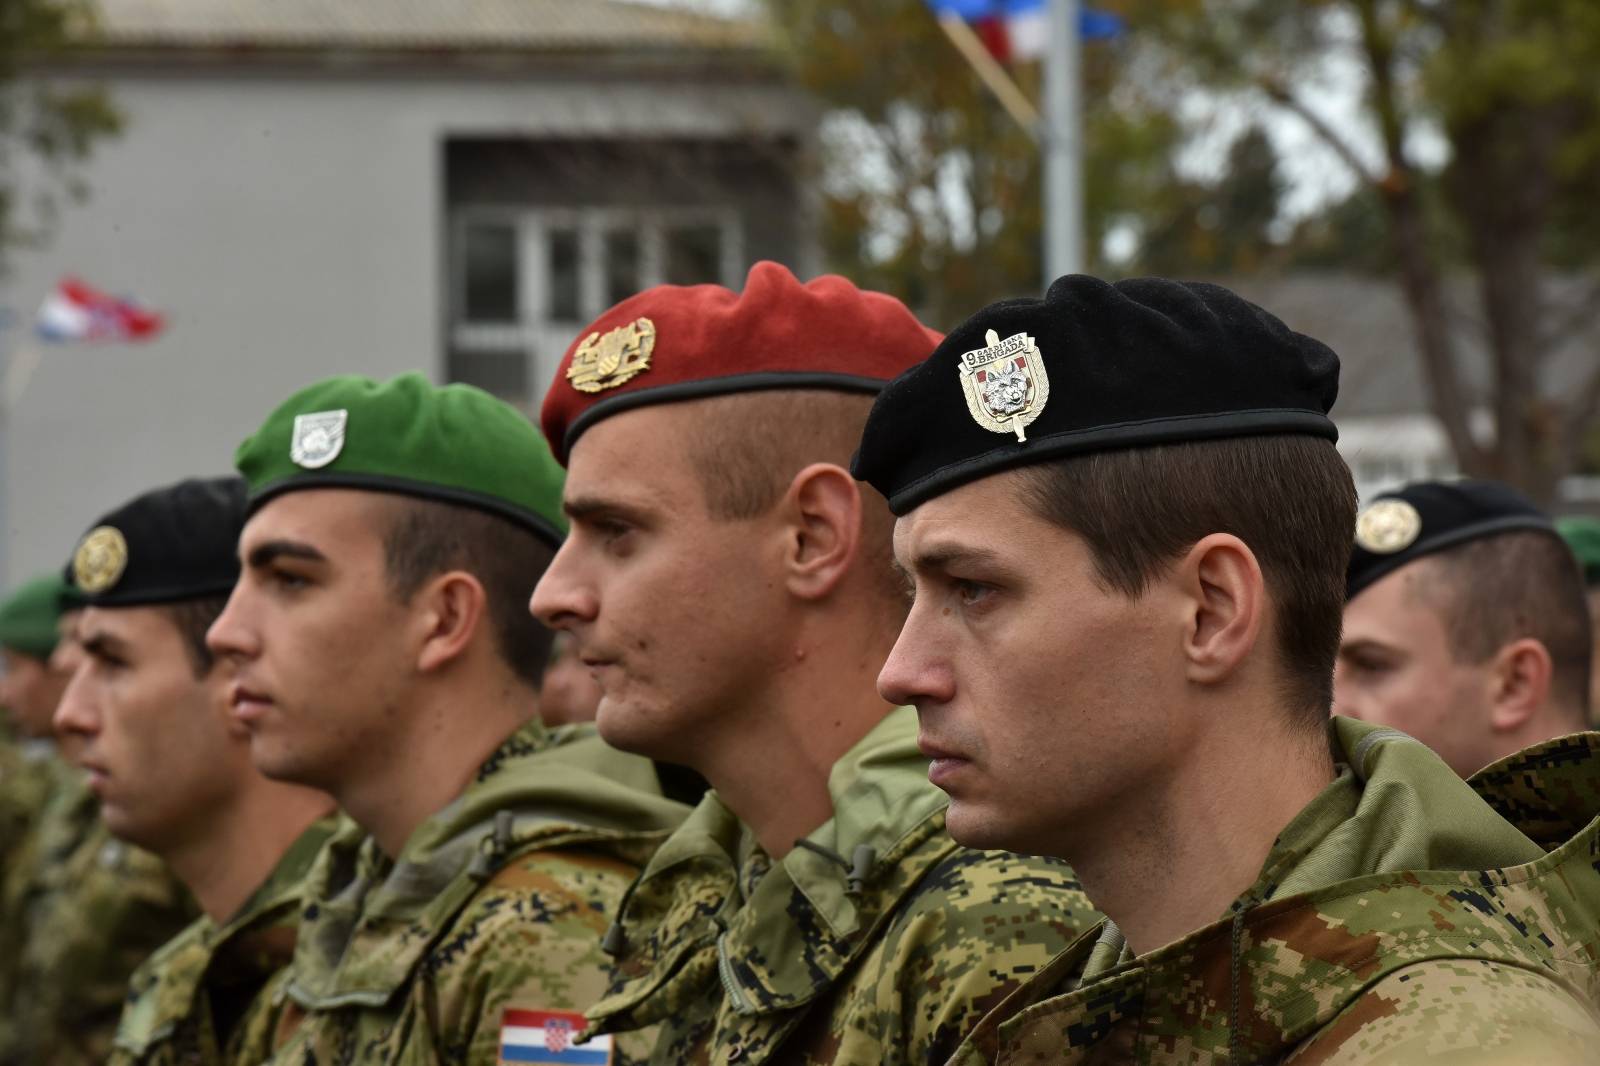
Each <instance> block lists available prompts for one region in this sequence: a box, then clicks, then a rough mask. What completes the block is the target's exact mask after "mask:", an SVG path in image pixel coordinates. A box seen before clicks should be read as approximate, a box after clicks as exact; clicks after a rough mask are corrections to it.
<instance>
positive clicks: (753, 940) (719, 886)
mask: <svg viewBox="0 0 1600 1066" xmlns="http://www.w3.org/2000/svg"><path fill="white" fill-rule="evenodd" d="M916 730H917V723H916V716H915V713H914V712H913V711H912V710H911V709H910V708H901V709H899V710H896V711H894V712H891V714H890V715H889V716H888V717H887V718H885V719H884V721H883V722H881V723H880V724H879V725H878V726H877V728H875V729H874V730H873V731H872V732H871V733H869V734H868V735H867V736H866V737H865V738H864V739H863V740H862V741H861V742H860V743H858V744H857V745H856V747H855V748H854V749H853V750H852V751H851V752H850V753H849V754H847V755H846V756H845V758H844V759H842V760H840V762H839V763H838V764H837V765H835V767H834V768H833V772H832V774H831V775H830V779H829V790H830V792H831V793H832V796H833V804H834V812H835V813H834V817H833V820H831V821H829V822H828V823H826V824H825V825H823V826H822V827H821V828H820V829H818V830H816V831H815V832H813V833H812V834H811V835H810V837H809V838H808V840H809V841H810V842H811V844H813V845H815V846H816V848H817V850H812V849H810V848H807V847H804V846H802V847H796V848H795V849H794V850H793V851H791V852H789V854H788V855H786V856H785V857H784V858H783V860H782V861H781V862H777V863H774V862H772V861H771V860H770V859H769V858H768V857H767V856H766V855H765V853H764V852H762V851H761V849H760V847H759V846H758V845H757V843H756V842H755V840H754V839H753V837H752V835H751V834H750V832H749V830H748V829H746V828H745V827H743V826H741V825H740V824H739V822H738V820H737V819H736V818H735V817H734V816H733V814H732V813H731V812H730V811H729V810H728V809H727V808H726V807H724V806H723V805H722V804H721V803H720V802H719V801H718V800H717V798H716V796H715V794H712V795H709V796H707V797H706V799H705V800H704V801H702V802H701V804H700V806H699V807H698V808H696V810H695V812H694V814H693V815H691V816H690V819H689V821H688V822H687V823H685V825H684V826H683V828H682V829H681V830H679V831H678V832H677V833H676V834H674V835H673V837H672V839H671V840H669V841H668V842H667V843H666V844H664V845H663V846H662V848H661V850H660V851H659V852H657V853H656V857H655V858H654V859H653V860H652V861H651V863H650V866H649V868H648V869H647V870H646V871H645V874H644V875H643V876H642V877H641V878H640V879H639V881H638V883H637V884H635V885H634V886H633V888H632V889H631V890H630V892H629V894H628V899H627V901H626V902H625V903H624V905H623V910H622V915H621V919H620V925H619V926H618V927H617V928H615V929H614V930H613V931H612V932H611V933H610V934H609V935H608V937H607V941H608V944H609V946H610V947H612V948H613V949H616V950H618V951H619V952H620V954H619V958H618V973H617V977H616V978H615V979H614V981H613V983H612V986H611V988H610V990H609V991H608V992H607V994H606V998H605V999H604V1000H602V1001H600V1002H599V1003H598V1004H596V1005H595V1006H594V1007H592V1008H591V1009H590V1011H589V1017H590V1019H591V1021H592V1022H593V1026H592V1031H593V1032H596V1033H607V1032H614V1031H626V1030H631V1029H637V1028H640V1027H643V1026H649V1025H656V1024H659V1025H660V1026H661V1035H660V1037H659V1039H658V1041H657V1043H656V1046H655V1050H654V1054H653V1057H652V1061H653V1062H656V1063H661V1064H666V1063H673V1064H677V1063H724V1062H727V1063H739V1064H745V1063H761V1062H767V1061H782V1062H784V1063H808V1064H809V1063H860V1064H863V1066H866V1064H871V1066H878V1064H882V1063H924V1062H929V1061H942V1060H943V1058H944V1057H945V1056H947V1055H948V1054H949V1053H950V1052H951V1051H952V1050H954V1048H955V1047H956V1045H957V1043H958V1042H959V1041H960V1039H961V1037H962V1036H963V1035H964V1034H965V1033H966V1032H967V1031H968V1030H970V1029H971V1027H972V1026H973V1024H974V1023H975V1022H976V1021H977V1020H978V1018H980V1017H981V1016H982V1015H983V1013H984V1011H986V1010H988V1009H989V1008H990V1007H992V1006H993V1005H994V1004H996V1003H997V1002H999V1001H1000V999H1001V998H1002V997H1003V996H1005V995H1006V994H1007V993H1008V992H1010V991H1011V990H1012V989H1013V988H1014V987H1016V985H1017V984H1018V983H1019V982H1020V981H1021V980H1022V979H1024V978H1025V977H1026V976H1027V975H1029V974H1031V973H1033V972H1034V971H1036V970H1037V969H1038V968H1039V967H1040V966H1043V965H1044V964H1045V963H1046V962H1047V961H1048V960H1049V959H1050V957H1051V956H1052V955H1054V954H1055V953H1056V952H1058V951H1060V950H1061V949H1062V948H1063V947H1064V946H1065V945H1066V944H1068V943H1070V942H1071V941H1072V939H1073V938H1074V937H1075V936H1076V935H1077V934H1078V933H1080V932H1082V931H1083V929H1085V928H1087V927H1088V926H1089V925H1090V924H1091V923H1092V922H1094V921H1096V920H1097V919H1098V917H1099V916H1098V915H1096V914H1095V913H1094V912H1093V910H1092V909H1091V907H1090V904H1089V902H1088V900H1087V899H1086V898H1085V897H1084V895H1083V892H1082V890H1081V889H1080V888H1079V886H1078V883H1077V880H1076V878H1075V877H1074V876H1073V874H1072V871H1071V870H1070V869H1068V868H1067V867H1066V866H1065V865H1064V864H1062V863H1060V862H1058V861H1056V860H1053V859H1037V858H1023V857H1020V856H1016V855H1009V854H1003V853H997V852H979V851H972V850H970V849H966V848H962V847H960V846H958V845H957V844H956V843H955V842H954V841H953V840H951V839H950V837H949V835H948V834H947V833H946V832H945V828H944V809H945V806H946V804H947V800H946V798H945V795H944V793H943V792H940V791H939V790H938V789H936V788H934V787H933V786H932V785H931V784H929V783H928V779H927V767H928V760H927V759H926V758H924V757H922V756H921V755H919V754H918V752H917V749H916Z"/></svg>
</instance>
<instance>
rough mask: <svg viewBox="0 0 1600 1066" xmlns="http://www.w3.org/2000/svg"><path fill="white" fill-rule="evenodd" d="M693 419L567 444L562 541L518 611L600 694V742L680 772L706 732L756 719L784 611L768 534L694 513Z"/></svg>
mask: <svg viewBox="0 0 1600 1066" xmlns="http://www.w3.org/2000/svg"><path fill="white" fill-rule="evenodd" d="M696 417H697V404H696V403H693V402H690V403H675V404H664V405H657V406H652V407H643V408H639V409H637V410H633V411H628V412H626V413H623V414H618V415H613V416H612V417H610V418H607V419H605V420H604V421H602V422H600V423H599V424H597V425H595V426H594V427H592V428H591V429H589V430H588V431H587V432H586V433H584V435H583V436H582V437H580V438H579V439H578V442H577V444H576V445H575V446H574V448H573V450H572V457H571V461H570V464H569V467H568V471H567V481H566V489H565V495H564V502H565V506H566V509H567V513H568V517H569V518H570V519H571V523H572V529H571V532H570V533H569V534H568V536H567V539H566V542H565V543H564V544H563V545H562V547H561V550H560V551H559V552H558V553H557V554H556V557H555V560H554V561H553V562H552V563H551V565H550V568H549V569H548V570H547V571H546V572H545V574H544V577H543V578H542V579H541V580H540V582H539V586H538V588H537V589H535V591H534V594H533V600H532V603H531V604H530V609H531V610H532V611H533V613H534V614H535V615H536V616H537V617H538V618H539V619H540V620H541V621H542V622H544V624H545V625H547V626H549V627H550V628H552V629H558V630H564V631H566V632H567V633H570V634H571V637H572V641H573V644H574V646H575V648H576V651H577V655H578V658H579V659H580V660H581V661H582V662H583V664H584V665H585V666H586V667H587V668H588V669H589V671H590V672H591V673H592V674H593V675H594V678H595V680H596V681H597V682H598V683H599V685H600V690H601V697H600V705H599V710H598V713H597V716H596V719H595V720H596V723H597V724H598V726H599V728H600V733H601V735H602V736H603V737H604V738H605V739H606V741H607V742H608V743H611V744H613V745H615V746H617V747H619V748H622V749H624V750H627V751H635V752H639V753H641V754H645V755H649V756H652V757H655V758H661V759H668V760H670V761H673V762H679V763H684V764H686V765H689V766H696V765H698V764H699V760H700V758H701V757H702V755H703V753H704V748H703V743H704V741H705V740H706V738H707V733H706V731H705V730H706V727H707V726H708V725H715V724H716V723H719V722H723V721H728V720H730V718H732V717H736V716H738V715H740V714H753V713H759V711H760V707H759V706H758V704H759V701H760V697H759V693H760V692H761V691H763V690H764V689H765V687H766V686H769V685H771V684H772V683H774V680H775V679H774V677H773V676H772V673H773V671H772V669H771V666H770V664H772V663H773V662H774V661H775V660H776V658H777V656H778V655H780V654H781V648H780V644H781V636H780V633H779V631H780V629H781V626H780V625H779V624H778V623H779V620H781V618H782V617H783V611H784V610H785V600H784V594H783V591H782V586H781V580H782V575H781V572H780V570H779V568H780V565H781V564H780V562H779V560H780V559H781V555H782V544H781V537H779V536H775V535H773V524H772V523H771V522H770V521H768V520H766V519H764V518H755V519H750V520H739V521H727V520H722V519H718V518H715V517H713V516H712V515H710V514H709V513H708V511H707V508H706V501H705V494H704V488H703V485H702V482H701V480H700V472H698V471H697V470H696V469H695V468H694V466H693V463H692V461H691V459H690V458H689V454H690V448H689V444H688V441H689V440H690V439H691V438H690V435H691V434H692V433H693V432H694V431H695V429H696V423H695V419H696Z"/></svg>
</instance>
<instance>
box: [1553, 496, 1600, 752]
mask: <svg viewBox="0 0 1600 1066" xmlns="http://www.w3.org/2000/svg"><path fill="white" fill-rule="evenodd" d="M1556 530H1557V531H1558V532H1560V534H1561V538H1562V539H1563V540H1565V541H1566V542H1567V547H1569V548H1571V549H1572V554H1573V555H1576V556H1577V557H1578V568H1579V569H1580V570H1581V571H1583V588H1584V598H1585V599H1586V600H1587V601H1588V604H1589V633H1590V635H1591V636H1592V637H1593V638H1594V649H1593V650H1592V651H1591V652H1590V655H1589V720H1590V721H1591V722H1593V721H1595V720H1596V719H1597V718H1600V668H1597V667H1596V665H1595V661H1596V658H1597V657H1600V519H1594V518H1590V517H1588V516H1587V515H1578V516H1573V517H1569V518H1559V519H1557V520H1556Z"/></svg>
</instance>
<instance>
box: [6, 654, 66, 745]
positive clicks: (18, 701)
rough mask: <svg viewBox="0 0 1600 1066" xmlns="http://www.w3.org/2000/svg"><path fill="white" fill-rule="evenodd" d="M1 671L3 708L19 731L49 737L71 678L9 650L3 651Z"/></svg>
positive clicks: (24, 734)
mask: <svg viewBox="0 0 1600 1066" xmlns="http://www.w3.org/2000/svg"><path fill="white" fill-rule="evenodd" d="M0 670H3V672H0V705H4V706H5V708H6V710H7V711H8V712H9V713H10V715H11V720H12V722H14V723H15V724H16V727H17V730H18V731H19V732H20V733H22V735H23V736H27V737H34V738H39V737H48V736H49V735H50V733H51V726H50V719H51V716H52V715H54V714H55V713H56V704H57V703H58V702H60V699H61V693H62V690H63V689H64V688H65V687H66V683H67V679H68V677H69V676H70V675H67V674H63V673H60V672H58V671H56V670H53V669H51V667H50V664H49V663H48V662H46V661H45V660H43V659H38V658H35V657H34V656H32V655H26V654H24V653H22V652H20V651H13V650H12V649H10V648H0Z"/></svg>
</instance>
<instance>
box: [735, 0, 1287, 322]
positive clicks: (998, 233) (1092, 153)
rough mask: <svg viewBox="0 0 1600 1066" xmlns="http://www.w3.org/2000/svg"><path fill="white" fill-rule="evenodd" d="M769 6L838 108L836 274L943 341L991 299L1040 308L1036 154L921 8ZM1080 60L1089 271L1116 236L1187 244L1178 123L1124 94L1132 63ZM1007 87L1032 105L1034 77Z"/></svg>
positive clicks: (1026, 69) (855, 2)
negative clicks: (935, 330)
mask: <svg viewBox="0 0 1600 1066" xmlns="http://www.w3.org/2000/svg"><path fill="white" fill-rule="evenodd" d="M767 7H768V10H769V12H770V14H771V16H772V18H773V20H774V22H775V23H776V24H777V25H778V27H779V29H780V32H781V33H782V34H783V36H784V42H783V43H784V52H785V54H787V55H789V56H791V57H792V61H793V63H794V65H795V69H796V74H797V76H798V77H799V78H800V80H801V81H802V83H803V84H805V85H807V86H808V87H809V88H810V89H811V90H812V91H813V92H815V93H816V95H817V96H818V98H819V99H820V100H821V101H822V102H823V103H824V105H825V106H827V107H828V108H829V111H828V114H827V116H826V118H825V120H824V123H823V146H822V147H823V156H824V158H823V160H822V176H821V185H822V189H823V216H824V219H823V220H824V233H823V243H824V247H825V250H826V252H827V254H828V257H829V260H830V262H831V263H832V265H833V266H834V267H835V268H836V269H839V270H841V271H843V272H845V273H847V274H849V275H850V276H851V277H853V278H855V279H856V280H858V281H859V282H861V283H862V284H865V285H870V286H872V287H874V288H878V289H882V290H884V291H888V292H892V293H895V294H896V295H899V296H901V297H902V298H903V299H905V300H906V301H907V302H908V303H909V304H910V305H911V306H913V307H915V308H917V309H918V310H919V311H920V312H922V313H923V314H924V315H925V316H926V317H927V318H928V320H929V321H930V322H933V323H935V324H938V325H942V326H949V325H951V324H953V323H954V322H956V321H958V320H960V319H961V318H963V317H965V316H966V315H967V314H969V313H970V312H972V311H973V310H974V309H976V308H977V307H979V306H981V305H982V304H984V303H987V302H989V301H990V300H993V299H995V298H997V297H1000V296H1015V295H1018V294H1022V293H1038V292H1039V291H1040V285H1041V281H1042V278H1041V269H1042V267H1041V262H1040V259H1041V256H1040V230H1041V227H1042V214H1041V207H1040V164H1039V152H1038V146H1037V145H1036V144H1035V142H1034V141H1033V139H1032V136H1031V133H1030V132H1029V131H1025V130H1023V129H1022V128H1020V127H1019V126H1018V125H1017V123H1016V121H1015V120H1013V119H1012V118H1011V117H1010V116H1009V115H1008V114H1007V113H1006V112H1005V111H1004V110H1002V108H1001V107H1000V106H999V104H998V103H997V102H996V101H995V100H994V99H993V98H992V97H991V95H990V94H989V92H988V91H987V90H986V89H985V88H984V87H983V85H982V84H981V83H980V82H979V80H978V79H977V77H976V76H975V75H974V74H973V72H972V71H971V70H970V69H969V68H968V66H967V64H966V62H965V61H964V60H963V59H962V58H961V56H960V54H959V53H958V52H957V51H956V50H955V49H954V48H953V47H952V45H951V44H950V42H949V41H948V40H947V39H946V38H945V36H944V34H943V32H942V31H941V30H940V29H939V27H938V24H937V23H936V22H935V20H934V18H933V16H932V15H931V14H930V12H929V10H928V7H927V5H926V4H925V3H924V2H923V0H767ZM1083 58H1084V74H1085V79H1084V80H1085V87H1084V99H1085V100H1087V101H1089V103H1088V108H1087V113H1086V115H1085V122H1084V136H1085V141H1086V153H1085V155H1086V159H1087V164H1086V168H1085V176H1084V178H1085V181H1084V184H1085V200H1086V214H1087V220H1086V237H1087V240H1086V242H1085V244H1086V246H1087V247H1088V248H1089V249H1090V254H1091V257H1095V256H1096V251H1097V250H1098V249H1100V248H1101V247H1102V245H1103V244H1104V242H1105V238H1106V236H1107V235H1108V234H1109V233H1111V232H1113V231H1116V230H1119V229H1122V230H1137V231H1138V233H1139V234H1141V235H1142V236H1143V237H1144V238H1145V239H1146V240H1158V241H1161V242H1165V244H1167V245H1171V246H1179V245H1182V244H1183V243H1184V240H1185V239H1186V238H1185V237H1182V236H1180V235H1178V234H1177V233H1175V232H1173V231H1174V230H1176V229H1181V228H1183V226H1184V225H1186V224H1188V223H1187V222H1186V221H1185V220H1188V222H1192V221H1193V219H1194V218H1195V217H1197V212H1198V208H1197V206H1196V202H1195V201H1196V198H1197V187H1196V186H1194V185H1192V184H1190V183H1186V182H1185V181H1184V180H1183V179H1182V178H1181V177H1180V176H1179V175H1178V174H1177V173H1176V171H1175V170H1174V165H1173V158H1174V152H1175V149H1176V148H1177V146H1178V145H1179V144H1180V143H1181V141H1182V140H1183V138H1184V136H1185V134H1184V130H1183V127H1182V125H1181V123H1179V122H1178V121H1177V119H1175V118H1174V117H1172V116H1170V115H1168V114H1165V113H1163V112H1161V111H1159V110H1152V109H1150V108H1148V107H1146V106H1144V103H1143V101H1142V100H1141V98H1140V96H1139V94H1138V93H1137V92H1136V91H1134V90H1133V88H1131V87H1132V86H1136V85H1137V84H1138V83H1139V81H1140V77H1139V73H1138V71H1137V69H1136V68H1137V65H1138V57H1137V53H1136V52H1134V51H1132V50H1128V49H1122V48H1120V47H1117V46H1107V45H1100V44H1095V45H1090V46H1087V47H1085V49H1084V54H1083ZM1013 73H1014V74H1015V76H1016V78H1017V80H1018V81H1019V82H1020V84H1021V86H1022V88H1023V89H1024V91H1025V92H1026V93H1027V94H1029V95H1030V96H1032V97H1033V98H1034V99H1037V98H1038V88H1039V86H1038V82H1039V75H1040V71H1039V69H1038V67H1037V65H1033V66H1027V65H1024V66H1021V67H1019V68H1017V69H1016V70H1015V71H1014V72H1013ZM1251 210H1254V208H1252V209H1251ZM1274 212H1275V207H1273V208H1272V209H1270V210H1269V211H1268V213H1269V215H1270V214H1271V213H1274ZM1243 243H1245V242H1243V241H1240V240H1233V241H1231V242H1230V244H1229V248H1230V249H1235V248H1236V247H1237V246H1242V244H1243ZM1227 258H1228V256H1227V255H1226V254H1223V253H1220V252H1219V253H1218V254H1217V255H1216V256H1214V257H1213V259H1214V260H1215V261H1217V262H1221V261H1223V260H1224V259H1227ZM1092 262H1093V258H1092ZM1100 265H1101V266H1104V263H1103V260H1102V261H1101V262H1100Z"/></svg>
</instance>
